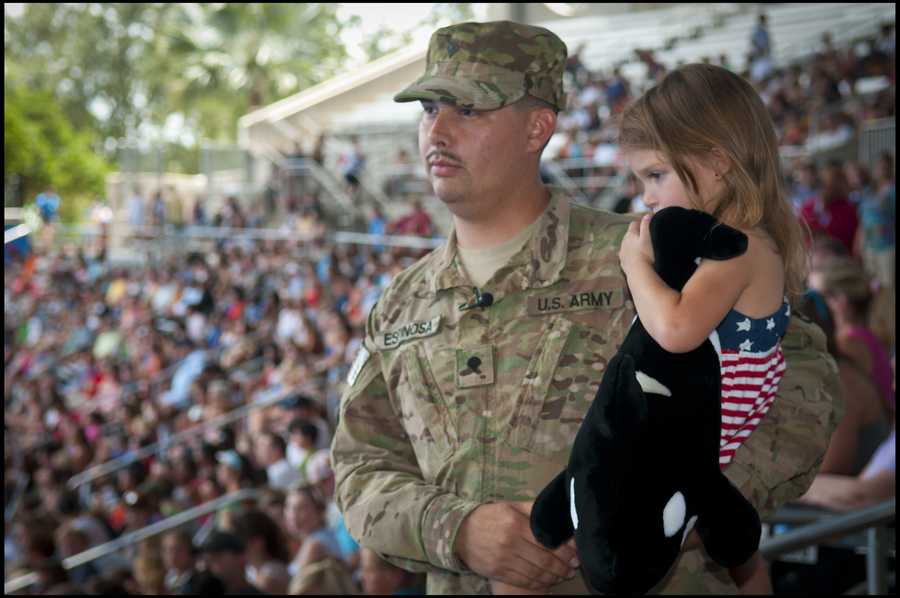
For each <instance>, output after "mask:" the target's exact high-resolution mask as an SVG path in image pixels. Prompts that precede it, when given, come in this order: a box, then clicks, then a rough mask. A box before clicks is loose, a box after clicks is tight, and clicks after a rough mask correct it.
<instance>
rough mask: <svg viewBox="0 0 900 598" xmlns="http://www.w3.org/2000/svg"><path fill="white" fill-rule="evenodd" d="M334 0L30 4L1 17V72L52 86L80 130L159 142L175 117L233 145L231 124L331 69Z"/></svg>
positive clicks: (337, 59)
mask: <svg viewBox="0 0 900 598" xmlns="http://www.w3.org/2000/svg"><path fill="white" fill-rule="evenodd" d="M341 26H342V24H341V23H340V22H339V21H338V20H337V18H336V16H335V5H333V4H315V3H313V4H303V3H301V4H297V3H285V4H274V3H264V4H260V3H204V4H196V3H130V4H125V3H107V4H101V3H81V4H79V3H57V4H36V3H35V4H25V5H24V8H23V10H22V14H20V15H18V16H15V17H10V16H7V17H6V19H5V20H4V33H5V35H4V50H5V52H4V53H5V59H6V60H5V65H6V68H5V75H6V80H7V81H15V82H17V83H19V84H21V85H24V86H27V87H29V88H31V89H44V90H49V91H51V92H52V93H53V95H54V96H55V97H56V98H57V100H58V102H59V104H60V106H61V107H62V110H63V112H64V114H65V115H66V117H67V118H68V119H69V120H70V122H71V123H72V125H73V127H74V128H75V130H78V131H81V130H87V129H90V130H95V131H96V132H97V133H98V137H99V140H100V142H101V143H102V146H101V147H102V148H103V150H104V151H106V152H107V153H108V154H109V155H114V152H115V149H116V144H115V142H116V141H117V140H119V139H123V138H130V139H137V138H140V139H143V140H145V141H146V140H148V138H150V139H149V140H150V141H151V142H153V143H155V142H156V141H157V140H159V141H161V140H162V137H163V136H162V133H161V131H162V130H163V127H164V126H165V125H166V122H167V120H168V119H169V118H171V117H173V116H174V115H181V116H182V117H183V119H184V122H185V123H186V126H187V128H188V129H189V130H191V131H192V132H193V140H187V141H182V143H183V144H185V145H193V146H194V147H193V149H190V148H185V151H186V152H187V153H188V154H191V152H193V153H195V152H196V146H197V143H198V140H199V139H212V140H216V141H234V139H235V137H236V132H237V119H238V118H239V117H240V116H241V115H243V114H245V113H246V112H248V111H249V110H251V109H252V108H254V107H259V106H264V105H267V104H270V103H272V102H274V101H276V100H279V99H282V98H284V97H286V96H288V95H291V94H293V93H297V92H298V91H301V90H302V89H304V88H306V87H309V86H311V85H314V84H315V83H318V82H320V81H322V80H324V79H327V78H329V77H331V76H333V75H334V74H336V73H337V72H338V71H339V69H340V68H341V65H342V62H343V59H344V58H345V51H344V48H343V46H342V45H341V42H340V35H339V34H340V30H341Z"/></svg>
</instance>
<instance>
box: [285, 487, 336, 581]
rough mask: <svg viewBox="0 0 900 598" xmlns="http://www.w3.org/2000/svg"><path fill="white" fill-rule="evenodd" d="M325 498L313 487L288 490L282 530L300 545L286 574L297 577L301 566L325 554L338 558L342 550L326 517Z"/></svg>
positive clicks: (326, 505)
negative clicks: (283, 528)
mask: <svg viewBox="0 0 900 598" xmlns="http://www.w3.org/2000/svg"><path fill="white" fill-rule="evenodd" d="M327 508H328V504H327V502H326V499H325V498H324V497H323V496H322V495H321V493H319V491H318V490H316V489H315V488H314V487H312V486H300V487H297V488H292V489H291V490H290V491H288V494H287V501H286V502H285V505H284V520H285V529H286V530H287V533H288V534H289V535H290V537H291V539H292V540H294V542H296V543H297V544H298V546H299V548H298V550H297V552H296V554H295V556H294V557H293V560H292V562H291V564H290V565H289V567H288V571H289V572H290V573H291V575H292V576H296V575H297V573H298V572H300V570H301V569H302V568H303V566H304V565H306V564H309V563H313V562H316V561H317V560H320V559H321V558H323V555H327V556H330V557H333V558H336V559H340V556H341V550H340V546H339V545H338V542H337V538H336V537H335V534H334V532H333V531H332V530H331V529H330V528H329V527H328V526H327V521H326V518H325V514H326V510H327Z"/></svg>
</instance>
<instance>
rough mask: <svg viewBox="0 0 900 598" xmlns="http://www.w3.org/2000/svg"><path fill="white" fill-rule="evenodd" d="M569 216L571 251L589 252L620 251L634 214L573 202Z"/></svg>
mask: <svg viewBox="0 0 900 598" xmlns="http://www.w3.org/2000/svg"><path fill="white" fill-rule="evenodd" d="M571 206H572V207H571V210H572V213H571V217H570V218H569V248H570V251H580V252H582V253H585V256H586V255H587V254H594V253H595V252H601V253H606V252H609V251H610V250H612V249H615V250H616V252H618V248H619V245H621V243H622V237H624V236H625V231H627V230H628V224H629V223H630V222H631V221H633V220H634V215H629V214H617V213H615V212H610V211H608V210H601V209H597V208H592V207H589V206H585V205H582V204H579V203H575V202H572V204H571Z"/></svg>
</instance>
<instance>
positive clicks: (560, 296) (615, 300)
mask: <svg viewBox="0 0 900 598" xmlns="http://www.w3.org/2000/svg"><path fill="white" fill-rule="evenodd" d="M617 283H618V284H617ZM614 285H615V286H614ZM624 304H625V288H624V287H623V286H621V281H620V280H618V279H616V281H615V282H613V281H612V280H610V279H607V280H603V279H601V280H594V281H586V282H576V283H573V284H572V285H571V286H569V287H568V288H565V289H558V290H557V291H556V292H555V293H544V294H541V295H536V296H534V297H529V298H528V315H529V316H546V315H549V314H555V313H560V312H565V311H581V310H588V309H613V308H616V307H622V305H624Z"/></svg>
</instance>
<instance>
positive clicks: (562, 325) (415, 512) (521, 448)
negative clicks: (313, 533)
mask: <svg viewBox="0 0 900 598" xmlns="http://www.w3.org/2000/svg"><path fill="white" fill-rule="evenodd" d="M628 221H629V219H628V218H627V217H625V216H620V215H616V214H611V213H606V212H601V211H596V210H591V209H589V208H586V207H583V206H580V205H577V204H572V203H570V202H569V201H568V199H567V198H565V197H564V196H561V195H559V194H554V195H553V197H552V198H551V202H550V205H549V207H548V208H547V210H546V211H545V213H544V214H543V215H542V216H541V220H540V223H539V224H538V228H537V231H536V233H535V234H534V236H533V237H532V239H531V240H530V241H529V242H528V243H526V245H525V246H524V247H523V248H522V249H521V250H520V251H519V252H518V253H517V254H516V255H515V256H514V257H513V258H512V259H511V260H510V262H509V263H508V264H507V265H506V266H504V267H502V268H501V269H500V270H498V271H497V272H496V273H495V274H494V276H493V277H492V278H491V279H490V280H489V281H488V283H487V284H486V285H485V287H484V288H483V290H485V291H489V292H490V293H492V294H493V297H494V301H493V305H492V306H491V307H489V308H486V309H470V310H465V311H461V310H460V309H459V305H460V304H461V303H465V302H467V301H470V300H471V297H472V286H473V285H472V283H471V282H470V281H469V280H468V279H467V277H466V275H465V273H464V271H463V269H462V267H461V265H460V262H459V257H458V255H457V250H456V237H455V234H451V236H450V239H449V240H448V242H447V243H446V245H444V246H442V247H441V248H438V249H436V250H435V251H433V252H432V253H430V254H429V255H427V256H425V257H424V258H422V259H421V260H420V261H419V262H417V263H416V264H414V265H413V266H412V267H410V268H408V269H407V270H405V271H404V272H402V273H401V274H400V275H398V276H397V277H396V279H395V280H394V281H392V283H391V285H390V286H389V288H388V289H387V290H386V291H385V293H384V295H383V296H382V297H381V299H380V301H379V302H378V304H377V305H376V307H375V308H374V309H373V310H372V312H371V314H370V315H369V320H368V325H367V330H366V337H365V341H364V349H363V351H361V353H360V356H359V357H358V359H357V361H356V363H355V364H354V367H353V368H352V370H351V372H350V376H349V378H348V383H349V386H348V389H347V391H346V392H345V394H344V396H343V399H342V403H341V412H340V421H339V424H338V428H337V431H336V433H335V437H334V442H333V445H332V451H333V463H334V470H335V473H336V480H337V491H336V500H337V503H338V506H339V507H340V509H341V511H342V512H343V513H344V516H345V520H346V525H347V528H348V529H349V530H350V532H351V534H352V535H353V536H354V537H355V538H356V539H357V540H358V541H359V543H360V544H361V545H363V546H365V547H368V548H370V549H373V550H375V551H377V552H379V553H381V554H382V555H385V556H388V557H389V560H390V561H391V562H393V563H394V564H397V565H399V566H402V567H404V568H406V569H409V570H413V571H425V572H427V573H428V593H430V594H431V593H436V594H485V593H489V592H490V586H489V583H488V580H487V579H485V578H482V577H480V576H478V575H476V574H473V573H472V572H471V571H469V570H468V569H467V568H466V566H465V565H464V564H463V563H462V562H461V561H460V559H459V557H458V556H457V555H456V554H454V551H453V546H454V542H455V540H456V534H457V532H458V530H459V527H460V524H461V522H462V521H463V519H464V518H465V517H466V515H468V514H469V513H470V512H471V511H472V510H473V509H475V508H476V507H477V506H479V505H481V504H484V503H489V502H496V501H526V500H527V501H530V500H533V499H534V498H535V497H536V495H537V494H538V492H540V490H541V489H542V488H543V487H544V486H545V485H546V484H547V483H548V482H549V481H550V480H551V479H552V478H553V477H554V476H556V475H557V474H558V473H559V472H560V471H561V470H562V469H563V468H564V467H565V466H566V463H567V462H568V457H569V449H570V447H571V443H572V441H573V439H574V437H575V433H576V431H577V430H578V427H579V425H580V423H581V420H582V418H583V417H584V415H585V413H586V411H587V409H588V406H589V404H590V403H591V401H592V400H593V398H594V393H595V392H596V389H597V387H598V385H599V383H600V379H601V377H602V376H603V372H604V369H605V367H606V364H607V362H608V360H609V359H610V358H611V357H612V356H613V354H614V353H615V351H616V350H617V348H618V347H619V345H620V344H621V342H622V340H623V339H624V337H625V335H626V333H627V331H628V328H629V326H630V325H631V322H632V320H633V318H634V316H635V310H634V305H633V303H632V302H631V300H630V298H629V296H628V293H627V287H626V283H625V277H624V274H623V273H622V271H621V269H620V267H619V258H618V250H619V245H620V244H621V240H622V237H623V236H624V234H625V231H626V229H627V223H628ZM783 346H784V353H785V358H786V360H787V362H788V369H787V372H786V374H785V377H784V379H783V381H782V383H781V386H780V388H779V393H778V398H777V399H776V401H775V403H774V404H773V406H772V408H771V410H770V411H769V413H768V415H767V416H766V418H765V419H764V420H763V421H762V423H761V425H760V426H759V428H757V430H756V431H755V432H754V433H753V435H752V436H750V438H749V439H748V440H747V441H746V442H745V443H744V444H743V445H742V447H741V448H740V449H739V450H738V452H737V454H736V455H735V459H734V461H733V462H732V464H731V465H730V466H729V468H728V469H727V470H726V474H727V475H728V477H729V478H730V479H731V480H732V481H733V482H734V483H735V484H736V485H737V486H738V487H739V488H740V489H741V490H742V491H743V492H744V494H745V495H746V496H748V497H749V498H750V499H751V500H752V502H753V503H754V504H755V505H756V507H757V508H758V509H759V510H760V514H761V515H762V516H765V515H767V514H770V513H771V512H772V511H773V510H774V509H775V508H776V507H778V506H780V505H782V504H784V503H785V502H786V501H788V500H791V499H794V498H796V497H798V496H800V495H801V494H802V493H803V492H804V491H805V490H806V489H807V487H808V486H809V484H810V483H811V482H812V477H813V476H814V475H815V472H816V470H817V469H818V466H819V464H820V462H821V459H822V456H823V454H824V452H825V449H826V447H827V444H828V439H829V437H830V434H831V431H832V429H833V427H834V424H835V410H834V404H833V401H834V394H833V393H834V392H836V390H837V388H838V386H837V381H836V367H835V364H834V362H833V361H832V360H831V358H830V357H828V356H827V353H826V352H825V341H824V336H823V335H822V334H821V331H819V330H818V329H816V328H814V327H813V326H811V325H809V324H806V323H804V322H802V321H800V320H799V319H798V318H793V320H792V323H791V326H790V328H789V330H788V334H787V336H786V337H785V339H784V343H783ZM657 590H658V591H660V592H665V593H707V594H708V593H715V594H728V593H734V592H735V587H734V584H733V583H732V582H731V579H730V577H729V576H728V574H727V571H725V570H723V569H721V568H720V567H718V566H716V565H715V564H713V563H711V562H710V561H709V560H708V559H707V558H706V557H705V552H703V550H702V549H693V550H686V551H685V552H684V553H683V555H682V556H681V558H680V560H679V562H678V563H677V564H676V566H675V567H674V568H673V572H672V574H671V575H670V576H669V577H668V578H667V579H666V580H664V582H663V583H662V584H660V586H659V587H658V588H657ZM552 591H553V592H554V593H587V590H586V588H585V586H584V585H583V582H582V581H581V579H580V576H576V578H575V579H573V580H571V581H568V582H565V583H563V584H560V585H558V586H555V587H554V588H553V589H552Z"/></svg>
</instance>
